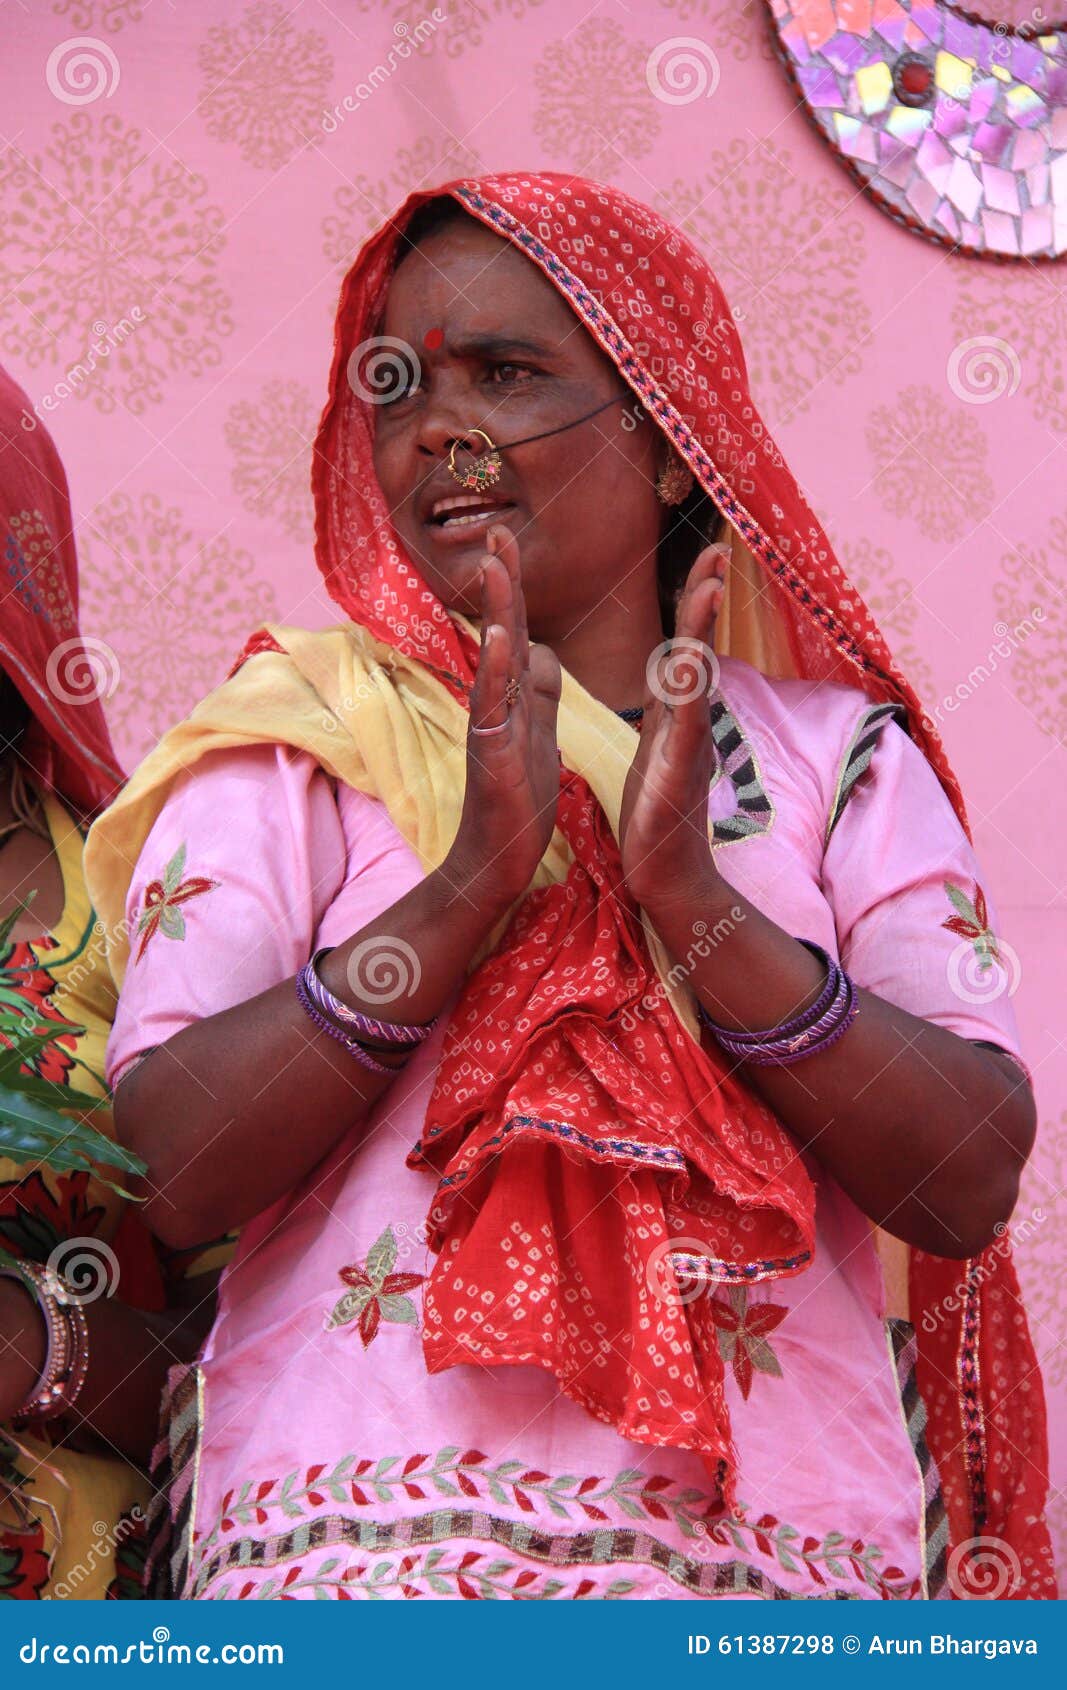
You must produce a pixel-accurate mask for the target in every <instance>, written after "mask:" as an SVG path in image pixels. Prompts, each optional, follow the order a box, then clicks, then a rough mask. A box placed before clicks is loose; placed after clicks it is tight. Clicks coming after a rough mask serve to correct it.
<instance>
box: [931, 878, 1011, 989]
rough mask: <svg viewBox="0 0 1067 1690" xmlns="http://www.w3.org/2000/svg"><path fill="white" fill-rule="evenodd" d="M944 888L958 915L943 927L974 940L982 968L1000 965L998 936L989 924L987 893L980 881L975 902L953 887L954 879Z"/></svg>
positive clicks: (948, 920)
mask: <svg viewBox="0 0 1067 1690" xmlns="http://www.w3.org/2000/svg"><path fill="white" fill-rule="evenodd" d="M944 887H945V893H946V895H947V897H948V900H949V903H950V904H951V905H952V907H953V909H954V910H955V911H956V914H955V915H950V916H949V917H948V919H947V921H943V922H942V923H941V925H942V927H947V928H948V930H949V932H950V933H958V934H959V935H960V937H961V938H964V939H970V941H971V943H972V944H973V945H974V950H975V955H976V956H977V957H978V961H979V966H980V967H981V968H989V967H990V966H991V965H992V964H993V963H994V962H1000V952H999V950H998V949H997V940H996V935H995V933H994V932H993V930H992V928H991V927H990V925H989V911H988V909H987V908H986V901H985V893H984V892H983V891H982V888H981V887H980V886H979V884H978V882H977V880H976V881H975V883H974V902H973V903H972V902H971V900H970V898H968V897H967V894H966V893H965V892H964V890H963V888H962V887H960V886H953V884H952V882H951V880H946V881H945V882H944Z"/></svg>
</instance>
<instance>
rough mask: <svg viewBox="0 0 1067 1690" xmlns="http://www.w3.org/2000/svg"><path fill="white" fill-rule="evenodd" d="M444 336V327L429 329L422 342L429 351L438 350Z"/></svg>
mask: <svg viewBox="0 0 1067 1690" xmlns="http://www.w3.org/2000/svg"><path fill="white" fill-rule="evenodd" d="M444 338H445V331H444V329H429V330H428V331H427V333H426V334H424V335H423V337H422V344H423V346H425V348H426V350H427V352H436V351H437V348H438V347H439V346H440V345H441V342H442V341H443V340H444Z"/></svg>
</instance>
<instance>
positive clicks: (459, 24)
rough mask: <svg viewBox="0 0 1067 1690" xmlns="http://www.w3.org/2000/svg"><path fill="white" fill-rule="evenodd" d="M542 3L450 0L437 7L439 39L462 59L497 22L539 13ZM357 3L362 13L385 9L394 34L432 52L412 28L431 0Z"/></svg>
mask: <svg viewBox="0 0 1067 1690" xmlns="http://www.w3.org/2000/svg"><path fill="white" fill-rule="evenodd" d="M543 4H544V0H449V3H448V4H443V5H440V6H438V7H437V10H438V11H440V12H443V13H444V22H443V23H442V24H441V26H440V32H439V34H438V36H437V38H438V39H439V40H440V41H441V43H442V47H443V51H444V52H445V53H446V54H447V56H448V57H449V58H459V57H460V56H461V55H462V54H463V53H464V52H465V51H466V50H467V48H468V47H470V48H475V47H480V46H481V45H482V43H483V41H484V40H485V38H486V34H487V33H488V32H490V31H491V30H492V28H493V25H494V24H497V23H502V22H507V21H508V20H509V19H511V20H513V21H514V22H516V23H518V22H520V21H521V20H522V19H523V18H525V17H526V15H527V13H531V12H536V9H537V8H538V7H539V6H541V5H543ZM355 5H356V8H357V9H358V10H359V11H360V12H363V13H373V14H376V15H377V16H378V17H380V16H381V15H382V13H383V12H384V13H385V14H386V15H387V16H388V17H389V19H390V21H391V22H392V26H393V32H394V34H395V35H397V36H398V37H403V36H406V35H409V34H410V35H411V36H412V41H413V43H414V42H415V41H418V42H419V47H420V50H421V51H423V52H429V51H431V48H430V45H429V43H428V41H427V39H426V38H425V36H423V37H421V38H420V37H416V36H415V35H414V34H413V31H414V30H416V29H417V28H418V25H419V24H420V23H422V22H424V20H425V19H426V17H427V16H428V15H430V14H431V13H432V11H433V10H434V8H433V6H432V3H431V4H429V5H428V4H427V0H355Z"/></svg>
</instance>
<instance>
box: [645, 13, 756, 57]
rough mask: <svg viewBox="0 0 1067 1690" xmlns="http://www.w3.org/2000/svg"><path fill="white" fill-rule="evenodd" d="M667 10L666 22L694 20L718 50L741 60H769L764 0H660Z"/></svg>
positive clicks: (719, 53)
mask: <svg viewBox="0 0 1067 1690" xmlns="http://www.w3.org/2000/svg"><path fill="white" fill-rule="evenodd" d="M659 4H660V6H661V7H662V8H663V10H664V11H665V12H666V13H667V14H668V16H667V17H666V18H664V19H663V22H664V23H666V24H674V23H680V24H681V23H684V24H693V23H695V24H697V25H698V26H699V29H700V36H701V39H702V40H704V41H706V42H707V43H708V44H709V45H710V46H711V47H712V48H713V50H714V51H715V53H717V54H718V55H720V56H721V55H722V54H723V53H725V52H727V51H728V52H729V53H730V56H731V57H732V58H734V59H736V60H737V61H738V63H744V61H745V60H746V59H751V58H753V57H755V58H763V59H768V60H771V59H773V58H774V51H773V49H772V47H771V42H770V36H769V34H768V31H767V12H766V4H765V0H729V3H728V4H727V5H725V6H724V5H721V4H716V3H715V0H659Z"/></svg>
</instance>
